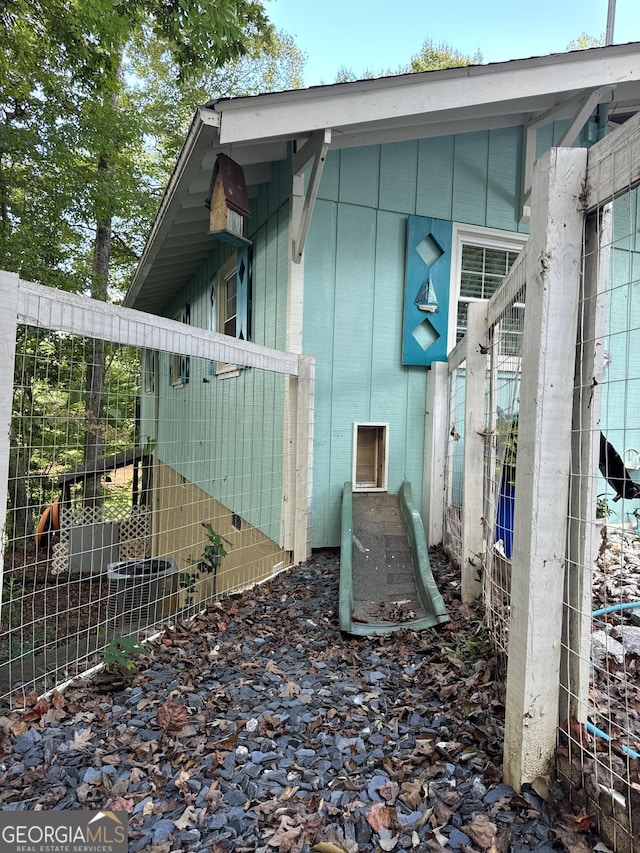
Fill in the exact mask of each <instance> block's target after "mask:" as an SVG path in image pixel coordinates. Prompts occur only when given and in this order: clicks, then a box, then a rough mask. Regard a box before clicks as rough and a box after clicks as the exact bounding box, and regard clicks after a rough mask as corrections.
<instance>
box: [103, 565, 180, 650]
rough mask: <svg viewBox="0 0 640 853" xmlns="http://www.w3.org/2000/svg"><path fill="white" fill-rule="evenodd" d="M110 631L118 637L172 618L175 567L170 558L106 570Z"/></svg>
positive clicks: (176, 582)
mask: <svg viewBox="0 0 640 853" xmlns="http://www.w3.org/2000/svg"><path fill="white" fill-rule="evenodd" d="M107 581H108V585H109V586H108V596H109V603H108V610H107V615H108V619H109V627H110V628H111V630H113V631H115V632H117V633H124V632H125V631H127V630H128V631H134V630H137V629H140V628H146V627H148V626H150V625H156V624H159V623H161V622H164V621H166V620H167V619H169V618H171V617H172V616H174V615H175V613H176V611H177V605H178V566H177V564H176V562H175V560H173V559H172V558H171V557H151V558H149V559H147V560H127V561H124V562H118V563H109V565H108V566H107Z"/></svg>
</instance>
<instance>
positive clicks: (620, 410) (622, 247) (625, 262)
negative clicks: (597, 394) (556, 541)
mask: <svg viewBox="0 0 640 853" xmlns="http://www.w3.org/2000/svg"><path fill="white" fill-rule="evenodd" d="M613 211H614V212H613V229H614V233H613V249H612V263H611V277H610V281H609V291H608V294H607V324H606V335H607V337H606V341H605V349H606V351H607V353H608V357H609V358H608V367H606V368H605V370H604V375H603V380H604V382H603V387H602V413H601V423H602V429H603V432H604V433H605V435H606V436H607V439H608V440H609V441H610V442H611V444H612V445H613V446H614V447H615V449H616V450H617V451H618V453H619V454H620V456H623V454H624V451H625V450H629V449H635V450H638V451H640V236H639V235H638V224H639V222H640V194H639V193H638V191H637V190H634V191H633V192H631V193H629V194H628V195H625V196H623V197H622V198H620V199H617V200H616V201H615V202H614V208H613ZM626 461H627V462H628V461H629V459H627V460H626ZM631 461H632V462H633V460H631ZM605 489H606V483H605V481H604V480H603V479H601V480H600V483H599V486H598V491H599V492H604V491H605ZM608 494H609V499H610V500H609V506H610V508H611V509H612V510H614V515H612V516H611V519H610V520H611V521H613V522H616V521H622V522H634V518H633V517H632V516H631V512H632V511H633V510H634V509H636V508H637V507H638V502H637V501H625V502H624V507H623V503H622V502H619V503H618V502H616V503H612V502H611V498H612V497H613V490H612V489H611V488H610V487H609V489H608ZM623 513H624V515H623Z"/></svg>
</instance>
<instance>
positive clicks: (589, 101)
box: [558, 89, 611, 148]
mask: <svg viewBox="0 0 640 853" xmlns="http://www.w3.org/2000/svg"><path fill="white" fill-rule="evenodd" d="M604 91H606V92H607V97H609V98H610V97H611V89H607V90H602V89H596V90H595V91H594V92H591V93H590V94H588V95H586V96H585V97H584V98H583V99H582V102H581V103H580V105H579V107H578V110H577V112H576V113H575V114H574V115H573V116H572V118H571V121H570V122H569V126H568V127H567V129H566V130H565V132H564V133H563V134H562V136H561V137H560V140H559V142H558V147H559V148H564V147H565V146H569V145H573V143H574V142H575V141H576V139H577V138H578V134H579V133H580V131H581V130H582V128H583V127H584V126H585V124H586V123H587V120H588V118H589V116H590V115H591V113H592V112H593V111H594V110H595V108H596V107H597V106H598V104H599V103H600V102H601V101H602V97H603V92H604Z"/></svg>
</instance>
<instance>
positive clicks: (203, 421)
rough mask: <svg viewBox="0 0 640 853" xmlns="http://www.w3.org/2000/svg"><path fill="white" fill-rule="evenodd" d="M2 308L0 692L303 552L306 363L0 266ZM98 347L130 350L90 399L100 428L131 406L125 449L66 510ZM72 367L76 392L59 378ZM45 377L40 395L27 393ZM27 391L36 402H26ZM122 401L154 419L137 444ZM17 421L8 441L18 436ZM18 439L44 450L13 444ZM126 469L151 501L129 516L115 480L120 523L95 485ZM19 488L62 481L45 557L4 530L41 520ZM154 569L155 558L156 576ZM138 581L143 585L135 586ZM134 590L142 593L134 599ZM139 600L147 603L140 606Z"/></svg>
mask: <svg viewBox="0 0 640 853" xmlns="http://www.w3.org/2000/svg"><path fill="white" fill-rule="evenodd" d="M0 304H1V305H2V311H1V312H0V356H1V357H0V421H1V424H0V484H2V488H1V489H0V522H1V524H2V528H1V531H2V546H3V547H2V548H0V589H1V590H2V599H1V601H0V604H1V606H2V618H1V619H0V695H3V696H4V695H7V696H8V695H10V694H14V693H16V691H21V692H28V691H31V690H34V689H35V690H38V691H40V692H41V691H43V690H45V689H50V688H51V687H53V686H55V685H56V684H58V683H60V682H61V681H64V680H65V678H67V677H71V676H73V675H75V674H77V673H80V672H82V670H83V668H86V667H87V666H89V665H91V664H92V663H95V662H99V660H100V659H101V658H100V656H101V653H102V652H103V651H104V649H105V648H106V647H107V646H108V644H109V643H110V642H111V641H112V640H113V639H114V638H117V636H118V635H123V636H124V635H127V634H136V635H142V634H143V633H144V634H148V633H149V631H150V630H153V629H154V628H155V627H157V626H158V625H159V624H161V623H163V622H166V621H167V620H168V619H170V620H175V618H177V617H180V616H184V615H187V614H188V613H190V612H193V610H194V609H195V608H199V607H201V606H203V605H204V604H206V602H207V601H210V600H212V599H214V598H216V597H220V596H221V595H223V594H228V593H229V592H232V591H234V590H236V589H241V588H243V587H246V586H250V585H252V584H254V583H256V582H258V581H260V580H263V579H265V578H266V577H270V576H271V574H272V573H273V571H275V570H278V569H279V568H282V567H284V566H285V565H288V564H290V563H291V562H292V561H295V562H300V561H303V560H305V559H306V558H307V557H308V556H309V554H310V550H311V546H310V542H311V540H310V533H311V482H312V464H313V459H312V446H313V382H314V363H313V359H312V358H310V357H308V356H303V355H294V354H291V353H287V352H281V351H278V350H274V349H270V348H268V347H264V346H260V345H257V344H255V343H251V342H246V341H241V340H236V339H233V338H229V337H227V336H224V335H220V334H217V333H215V332H209V331H206V330H204V329H200V328H197V327H196V326H185V325H184V324H183V323H179V322H175V321H172V320H167V319H164V318H162V317H158V316H155V315H150V314H144V313H142V312H139V311H134V310H132V309H127V308H122V307H119V306H115V305H107V304H104V303H101V302H96V301H94V300H91V299H88V298H86V297H83V296H79V295H75V294H69V293H65V292H60V291H55V290H53V289H51V288H47V287H42V286H40V285H37V284H33V283H29V282H25V281H21V280H20V279H19V278H18V276H16V275H14V274H9V273H4V272H0ZM96 340H97V341H100V342H103V344H104V345H105V346H106V347H109V346H110V347H112V350H111V352H116V349H115V348H119V349H118V350H117V352H119V353H122V352H123V349H122V348H125V347H128V348H132V349H131V351H129V357H128V361H127V367H126V368H123V369H122V370H123V373H124V372H126V371H129V374H130V375H128V376H126V377H124V379H125V380H126V381H124V382H121V381H120V380H121V379H122V378H123V377H119V378H118V377H116V378H113V379H109V374H108V372H107V379H106V382H105V389H104V401H103V411H104V413H105V418H106V419H108V418H111V419H112V420H115V421H118V418H119V414H118V412H117V411H115V410H117V409H122V410H124V409H126V410H127V411H128V412H129V426H128V427H127V432H126V434H123V435H120V436H116V437H115V438H114V439H113V440H114V441H116V440H117V441H118V442H119V443H118V448H120V446H121V445H122V443H123V441H124V440H128V441H130V444H129V445H126V449H123V450H121V451H119V452H118V453H114V452H113V451H110V455H109V454H107V453H105V455H104V458H101V460H100V461H99V465H100V466H101V468H100V469H98V468H96V469H95V471H94V469H91V471H93V472H94V473H95V474H96V475H97V477H98V478H99V479H101V482H102V485H101V491H102V495H101V500H100V501H97V502H96V505H95V506H88V505H87V502H85V501H82V502H81V503H80V504H78V502H77V501H76V504H75V505H74V499H73V496H72V494H71V492H72V491H73V488H75V483H76V480H77V477H76V473H77V472H78V471H80V472H82V470H83V466H82V465H78V463H82V462H83V446H82V441H81V440H79V439H78V436H80V435H83V434H86V431H85V427H84V425H83V424H84V419H85V410H84V408H83V406H84V404H83V403H80V400H81V399H82V392H83V380H84V375H85V370H86V362H87V361H90V359H91V357H92V356H91V353H92V352H93V351H94V346H93V341H96ZM17 341H20V348H19V350H18V353H17V357H16V348H17ZM63 348H64V352H65V358H66V359H67V360H68V362H69V363H70V365H71V367H70V370H69V371H68V372H67V373H64V374H63V372H62V367H61V365H60V364H59V363H57V358H58V355H57V353H58V354H59V352H62V350H63ZM67 354H68V355H67ZM185 359H189V360H190V362H189V363H190V382H189V383H188V385H187V384H185V385H184V387H177V385H178V383H177V381H176V376H175V366H176V365H177V364H179V363H181V362H182V363H184V360H185ZM219 362H222V363H225V364H229V363H230V364H235V365H238V366H240V367H249V368H251V370H240V369H239V370H238V371H236V373H237V376H236V377H235V378H233V379H224V380H220V379H218V378H217V377H216V375H215V365H216V363H219ZM172 366H173V368H174V374H173V376H172V374H171V373H170V371H171V369H172ZM212 366H213V370H212ZM71 374H72V375H73V376H74V377H75V379H74V381H77V383H78V387H77V388H74V387H69V386H68V384H65V382H67V380H68V375H71ZM43 383H44V384H45V385H46V388H47V394H49V397H48V398H43V396H42V390H41V388H42V384H43ZM125 386H126V388H125ZM39 388H40V405H39V406H37V407H34V396H35V395H36V393H37V392H38V389H39ZM124 395H128V398H126V399H125V396H124ZM136 396H137V397H142V398H143V404H142V410H143V411H142V414H141V418H142V422H143V423H145V419H146V426H149V425H150V424H152V428H151V429H150V430H149V431H150V432H153V435H151V436H149V437H146V436H144V435H137V436H136V435H135V432H134V428H133V414H132V413H133V411H134V400H135V397H136ZM43 400H44V402H43ZM36 409H37V410H36ZM159 411H162V412H164V415H163V416H159V415H158V412H159ZM56 419H58V420H57V423H55V424H54V421H56ZM20 425H24V429H23V430H22V432H23V435H22V437H21V438H20V440H17V439H16V438H15V432H16V426H20ZM54 425H55V426H56V429H55V431H54V430H53V429H52V428H53V427H54ZM258 426H259V428H258ZM25 436H26V438H25ZM30 436H31V437H32V438H33V436H37V437H38V441H41V442H42V446H40V447H38V446H28V447H27V446H24V441H27V442H28V441H29V437H30ZM52 436H53V437H52ZM136 443H137V444H138V445H144V447H141V446H137V447H134V446H133V445H134V444H136ZM45 445H46V446H45ZM21 454H22V456H23V457H25V458H28V460H29V465H30V466H31V467H30V469H29V473H30V477H31V479H29V477H28V476H23V477H20V478H19V477H18V476H17V475H16V471H15V468H16V458H19V457H20V455H21ZM45 457H46V459H47V460H48V463H47V464H48V468H47V470H44V468H43V470H42V471H40V470H39V469H38V461H37V460H38V459H39V458H45ZM141 459H142V460H143V462H142V464H143V474H142V476H148V477H149V478H150V479H151V480H152V487H151V497H149V501H148V503H145V504H144V505H142V504H141V503H140V504H138V505H136V503H135V500H134V505H133V507H132V506H131V494H132V489H131V486H130V485H129V486H124V485H123V489H124V493H125V497H126V496H127V489H128V495H129V497H128V500H129V505H128V510H127V512H126V513H125V514H124V515H123V512H122V507H120V506H119V507H117V508H114V507H113V506H111V504H110V503H109V499H106V500H105V499H104V492H105V491H106V492H108V491H109V489H110V488H111V486H110V484H108V483H107V484H106V485H105V480H115V479H118V477H116V475H114V473H113V472H114V470H115V472H116V474H118V472H119V471H120V472H122V469H123V464H121V463H124V462H126V463H127V468H128V469H129V470H132V465H133V463H134V462H135V464H136V465H137V464H139V462H140V460H141ZM34 460H35V461H34ZM51 460H54V461H53V462H52V461H51ZM60 460H63V461H62V462H61V461H60ZM69 460H77V461H73V462H72V463H70V462H69ZM11 465H13V471H12V473H10V467H11ZM70 467H71V469H72V470H69V468H70ZM85 474H86V472H85ZM107 475H108V476H107ZM129 477H131V474H130V473H129ZM86 479H92V478H91V477H89V478H87V477H86V476H85V480H86ZM93 479H95V478H93ZM19 480H20V481H21V483H22V481H25V482H31V483H33V482H36V481H38V482H45V481H46V482H48V483H49V484H50V487H51V489H53V490H55V488H56V487H57V486H58V484H62V486H63V487H64V486H65V485H66V486H68V488H67V491H66V492H65V491H64V488H63V492H62V494H61V497H60V499H59V502H58V503H57V504H56V523H55V525H54V527H55V528H56V529H58V528H59V532H57V533H56V535H55V536H52V541H55V540H56V539H57V540H58V541H57V542H55V544H54V545H53V547H52V549H49V548H47V547H44V546H43V545H42V541H43V540H41V542H40V549H39V550H38V549H37V547H34V538H35V537H34V533H35V530H34V529H33V526H30V524H27V523H23V524H22V528H21V529H18V526H17V525H16V524H15V519H16V516H17V515H18V514H20V513H21V512H22V514H23V515H24V517H25V518H27V517H28V516H29V515H30V516H31V518H33V517H34V513H35V519H36V520H37V518H38V516H39V514H40V512H41V511H42V510H45V513H43V519H44V517H45V514H46V512H48V511H49V510H50V509H51V510H52V509H53V504H51V505H50V506H49V507H47V502H49V501H52V500H53V497H54V496H55V493H54V492H51V493H50V496H49V498H47V501H45V502H44V503H43V504H41V505H40V506H39V507H38V506H35V505H34V500H33V497H32V496H30V495H29V493H28V486H27V487H23V486H22V485H21V484H20V489H21V491H20V494H19V489H18V485H19V483H18V481H19ZM134 482H135V481H134ZM8 492H9V494H10V495H11V498H12V500H11V508H10V513H9V516H10V520H11V521H12V522H13V523H12V524H11V525H10V528H9V530H7V528H6V526H5V524H6V519H7V494H8ZM134 492H135V489H134ZM20 502H22V503H23V505H20ZM58 510H59V512H58ZM212 521H213V526H214V528H215V529H216V530H217V532H219V533H221V534H222V535H224V537H225V539H227V540H228V543H227V550H228V551H229V554H228V555H227V556H225V557H224V559H223V561H222V562H221V563H220V565H219V566H218V567H216V568H215V571H214V573H213V575H212V574H211V572H210V571H209V570H206V571H205V568H203V566H202V565H201V564H199V563H198V558H199V555H200V554H201V553H202V552H203V548H204V546H205V545H206V544H207V539H206V535H205V531H204V529H203V526H202V523H203V522H212ZM47 532H49V528H47ZM98 539H99V541H98ZM76 557H77V560H76ZM157 558H161V559H162V560H163V561H164V562H162V564H161V565H160V564H158V565H156V563H157ZM153 560H156V563H154V562H153ZM127 561H134V562H135V566H131V567H129V568H128V569H127V571H130V573H132V578H133V581H134V582H135V583H133V582H132V584H129V585H128V586H127V583H125V580H124V579H123V578H124V575H122V577H121V573H119V572H117V571H115V570H114V569H111V575H110V576H109V577H108V578H107V577H106V575H107V574H108V572H107V571H106V567H107V565H112V566H113V564H114V562H116V563H117V562H120V563H122V564H124V562H127ZM152 569H153V571H154V572H155V571H156V570H158V571H160V569H162V571H163V572H166V575H167V577H169V576H171V578H172V581H171V583H166V584H159V583H156V582H155V580H153V579H152V580H148V579H147V577H146V574H145V573H146V572H147V570H149V572H151V570H152ZM122 571H123V572H124V571H125V570H124V569H123V570H122ZM138 575H139V576H140V577H141V578H143V582H140V583H138V581H137V577H138ZM119 584H120V586H119ZM121 586H122V589H121ZM134 586H135V588H136V589H138V587H139V588H140V590H141V591H138V592H135V591H132V590H133V587H134ZM130 587H131V589H130ZM143 587H144V589H143ZM151 595H153V596H155V597H156V598H157V599H158V601H157V602H156V601H147V598H148V597H149V596H151ZM143 598H144V601H143ZM120 599H122V601H120ZM118 602H119V603H118ZM121 605H122V607H121ZM121 609H124V610H126V611H127V612H126V613H121V612H120V610H121ZM129 610H131V611H132V614H129V612H128V611H129ZM134 610H135V611H136V613H133V611H134ZM136 614H137V616H136ZM141 614H142V615H141ZM129 616H131V618H129ZM134 616H136V618H134ZM121 617H122V618H121ZM125 617H126V618H125ZM137 617H140V618H137Z"/></svg>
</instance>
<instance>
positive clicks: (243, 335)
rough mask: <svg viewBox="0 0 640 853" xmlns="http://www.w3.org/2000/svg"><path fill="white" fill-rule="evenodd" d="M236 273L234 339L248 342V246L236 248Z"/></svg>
mask: <svg viewBox="0 0 640 853" xmlns="http://www.w3.org/2000/svg"><path fill="white" fill-rule="evenodd" d="M237 255H238V271H237V273H236V337H237V338H239V339H240V340H241V341H248V340H249V337H250V334H251V332H250V324H249V323H250V313H251V251H250V248H249V246H239V247H238V252H237Z"/></svg>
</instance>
